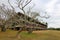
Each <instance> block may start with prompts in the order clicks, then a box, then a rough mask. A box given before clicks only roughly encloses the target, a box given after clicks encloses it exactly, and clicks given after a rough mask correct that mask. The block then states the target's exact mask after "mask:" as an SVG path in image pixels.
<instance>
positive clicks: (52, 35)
mask: <svg viewBox="0 0 60 40" xmlns="http://www.w3.org/2000/svg"><path fill="white" fill-rule="evenodd" d="M16 34H17V31H13V30H7V31H6V32H0V40H60V31H56V30H42V31H34V32H33V33H32V34H27V32H24V31H23V32H21V33H20V35H19V36H21V38H18V37H16Z"/></svg>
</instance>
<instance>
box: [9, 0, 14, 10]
mask: <svg viewBox="0 0 60 40" xmlns="http://www.w3.org/2000/svg"><path fill="white" fill-rule="evenodd" d="M8 3H9V5H10V6H11V8H12V9H13V10H14V9H15V8H14V7H13V6H12V5H11V3H10V1H9V0H8Z"/></svg>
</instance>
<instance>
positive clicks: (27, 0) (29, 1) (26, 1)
mask: <svg viewBox="0 0 60 40" xmlns="http://www.w3.org/2000/svg"><path fill="white" fill-rule="evenodd" d="M27 1H28V0H27ZM27 1H26V2H27ZM31 1H32V0H30V1H29V2H27V3H26V4H25V5H24V6H23V7H22V9H23V8H25V7H26V6H27V5H28V4H29V3H30V2H31Z"/></svg>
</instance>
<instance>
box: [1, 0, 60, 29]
mask: <svg viewBox="0 0 60 40" xmlns="http://www.w3.org/2000/svg"><path fill="white" fill-rule="evenodd" d="M11 2H14V1H13V0H11ZM1 3H4V4H6V5H8V2H7V0H0V5H1ZM32 3H35V10H38V11H41V10H43V11H46V12H47V13H48V14H49V15H50V16H51V17H50V18H49V19H46V21H47V22H48V27H55V28H58V27H59V28H60V0H33V1H32ZM17 11H18V10H17ZM42 13H44V12H42Z"/></svg>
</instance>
